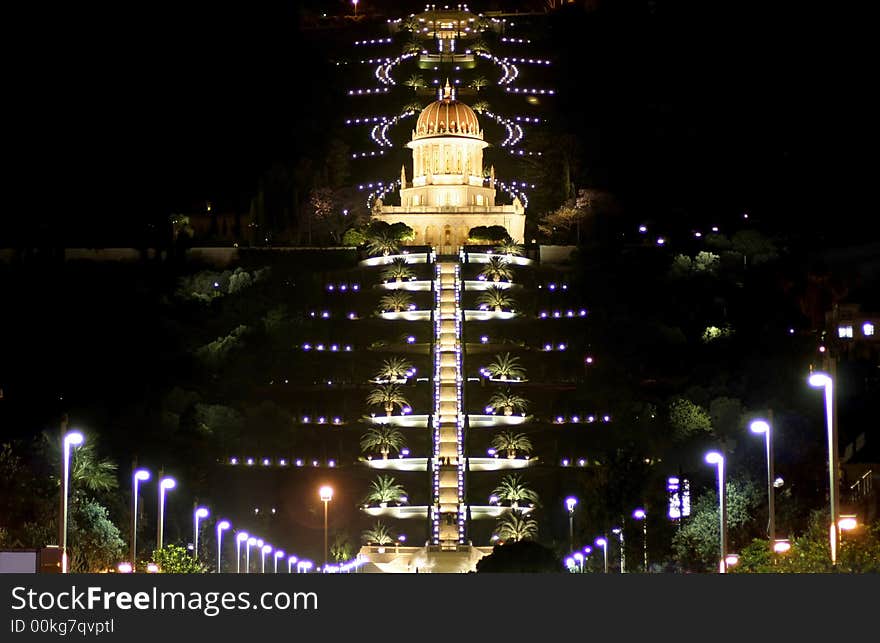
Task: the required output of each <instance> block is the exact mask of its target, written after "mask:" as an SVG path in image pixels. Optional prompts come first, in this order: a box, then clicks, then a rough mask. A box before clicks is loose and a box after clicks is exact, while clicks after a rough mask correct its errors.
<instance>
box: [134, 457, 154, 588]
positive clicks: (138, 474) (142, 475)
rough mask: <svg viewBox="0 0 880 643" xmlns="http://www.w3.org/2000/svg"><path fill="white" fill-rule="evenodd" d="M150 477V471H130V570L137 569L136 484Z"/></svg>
mask: <svg viewBox="0 0 880 643" xmlns="http://www.w3.org/2000/svg"><path fill="white" fill-rule="evenodd" d="M149 479H150V472H149V471H147V470H146V469H137V470H136V471H134V472H133V473H132V485H131V555H130V558H131V564H132V571H137V528H138V486H139V485H140V483H141V482H146V481H147V480H149Z"/></svg>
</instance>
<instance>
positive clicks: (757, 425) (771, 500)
mask: <svg viewBox="0 0 880 643" xmlns="http://www.w3.org/2000/svg"><path fill="white" fill-rule="evenodd" d="M749 428H751V430H752V433H758V434H761V433H763V434H764V442H765V443H766V448H767V510H768V513H769V516H770V517H769V522H768V525H767V537H768V539H769V540H770V542H771V543H772V542H776V498H775V497H776V489H775V485H774V484H773V483H774V481H775V480H776V476H775V474H774V473H773V440H772V438H771V437H770V423H769V422H768V421H766V420H754V421H753V422H752V423H751V424H750V425H749Z"/></svg>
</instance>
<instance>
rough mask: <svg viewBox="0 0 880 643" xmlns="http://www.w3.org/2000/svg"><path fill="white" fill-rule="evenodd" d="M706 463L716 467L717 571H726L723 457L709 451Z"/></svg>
mask: <svg viewBox="0 0 880 643" xmlns="http://www.w3.org/2000/svg"><path fill="white" fill-rule="evenodd" d="M706 463H707V464H714V465H716V466H717V467H718V514H719V516H720V520H721V560H720V562H719V563H718V565H719V567H718V571H719V572H720V573H722V574H723V573H725V572H726V571H727V560H726V559H727V503H726V502H725V500H726V498H725V496H726V494H725V493H724V490H725V485H724V456H723V455H721V454H720V453H719V452H718V451H710V452H709V453H707V454H706Z"/></svg>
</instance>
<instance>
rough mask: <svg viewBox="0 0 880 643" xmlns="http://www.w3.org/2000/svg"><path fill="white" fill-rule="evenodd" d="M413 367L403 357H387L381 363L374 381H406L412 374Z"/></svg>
mask: <svg viewBox="0 0 880 643" xmlns="http://www.w3.org/2000/svg"><path fill="white" fill-rule="evenodd" d="M412 367H413V365H412V364H411V363H410V362H409V361H408V360H407V359H406V358H405V357H397V356H394V357H389V358H388V359H386V360H385V361H383V362H382V368H380V369H379V372H378V373H376V379H377V380H379V381H383V382H389V381H392V380H406V378H407V377H409V376H410V375H411V374H412V372H411V371H412Z"/></svg>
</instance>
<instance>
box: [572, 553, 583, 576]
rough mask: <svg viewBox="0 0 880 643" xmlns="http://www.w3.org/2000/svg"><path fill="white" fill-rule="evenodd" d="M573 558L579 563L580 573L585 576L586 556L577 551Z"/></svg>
mask: <svg viewBox="0 0 880 643" xmlns="http://www.w3.org/2000/svg"><path fill="white" fill-rule="evenodd" d="M573 558H574V559H575V560H576V561H577V564H578V570H579V571H580V573H581V574H583V573H584V555H583V554H582V553H581V552H579V551H576V552H575V553H574V556H573Z"/></svg>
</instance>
